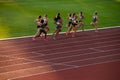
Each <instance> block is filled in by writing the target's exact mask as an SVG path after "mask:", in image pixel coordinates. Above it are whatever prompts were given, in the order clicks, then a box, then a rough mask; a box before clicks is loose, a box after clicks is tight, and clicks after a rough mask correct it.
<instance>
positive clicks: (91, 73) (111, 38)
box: [0, 27, 120, 80]
mask: <svg viewBox="0 0 120 80" xmlns="http://www.w3.org/2000/svg"><path fill="white" fill-rule="evenodd" d="M0 80H120V27H116V28H109V29H100V30H99V32H94V31H92V30H91V31H85V32H78V33H77V36H76V37H75V38H71V36H70V35H69V36H66V35H65V34H61V35H59V39H58V40H52V38H51V36H48V41H47V42H45V41H43V40H41V39H37V40H35V41H32V40H31V37H28V38H18V39H9V40H0Z"/></svg>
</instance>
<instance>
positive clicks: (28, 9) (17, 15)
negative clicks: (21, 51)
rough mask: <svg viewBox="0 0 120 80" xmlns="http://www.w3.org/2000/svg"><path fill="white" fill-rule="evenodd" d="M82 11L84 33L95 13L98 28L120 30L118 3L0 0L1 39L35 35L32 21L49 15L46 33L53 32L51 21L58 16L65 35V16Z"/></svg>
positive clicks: (103, 0)
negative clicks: (119, 27)
mask: <svg viewBox="0 0 120 80" xmlns="http://www.w3.org/2000/svg"><path fill="white" fill-rule="evenodd" d="M80 11H83V13H84V16H85V20H84V23H85V29H90V28H92V27H91V26H90V22H91V20H92V15H93V13H94V12H95V11H97V12H98V14H99V27H100V28H101V27H105V26H108V27H109V26H120V0H0V39H1V38H10V37H20V36H30V35H34V34H35V32H36V25H35V24H34V20H35V19H36V18H37V17H38V16H39V15H42V16H43V15H44V14H48V17H49V27H50V29H51V30H50V31H49V33H52V32H53V30H54V29H55V25H54V24H53V18H54V16H55V15H56V13H58V12H60V13H61V15H62V18H63V20H64V25H63V28H62V31H66V29H67V28H66V26H65V25H66V24H67V15H68V13H73V12H75V13H79V12H80Z"/></svg>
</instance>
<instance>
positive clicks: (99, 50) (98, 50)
mask: <svg viewBox="0 0 120 80" xmlns="http://www.w3.org/2000/svg"><path fill="white" fill-rule="evenodd" d="M89 49H91V50H94V51H97V52H105V50H101V49H96V48H89Z"/></svg>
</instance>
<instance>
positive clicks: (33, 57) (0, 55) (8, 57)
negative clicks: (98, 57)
mask: <svg viewBox="0 0 120 80" xmlns="http://www.w3.org/2000/svg"><path fill="white" fill-rule="evenodd" d="M117 45H120V44H117ZM117 45H108V46H102V47H101V46H100V47H93V48H104V47H111V46H117ZM89 49H91V48H85V49H77V50H72V51H64V52H63V51H62V52H57V53H52V54H45V55H44V56H48V55H53V56H54V54H63V53H70V52H74V51H80V50H89ZM112 50H119V48H117V49H112ZM112 50H106V51H112ZM0 56H2V57H8V58H16V59H25V58H18V57H12V56H8V55H0ZM35 57H39V55H38V56H33V57H32V58H35ZM41 57H42V56H41ZM26 58H29V57H26ZM13 60H14V59H11V60H7V61H13ZM7 61H1V62H7Z"/></svg>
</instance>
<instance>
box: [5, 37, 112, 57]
mask: <svg viewBox="0 0 120 80" xmlns="http://www.w3.org/2000/svg"><path fill="white" fill-rule="evenodd" d="M109 38H111V37H109ZM101 39H102V40H103V39H108V38H101ZM92 40H100V39H99V38H97V39H90V40H89V39H88V40H84V41H74V42H73V43H78V42H87V41H92ZM65 44H71V42H69V43H68V42H67V43H65ZM57 45H58V46H59V45H63V43H61V44H56V45H53V44H52V45H51V46H50V47H52V46H57ZM37 47H39V46H37ZM37 47H31V49H33V48H37ZM40 47H41V46H40ZM43 47H48V45H47V46H46V45H43V46H42V48H43ZM23 49H24V48H23ZM14 51H16V50H14ZM6 52H7V51H6ZM27 53H35V54H40V53H41V52H39V53H36V52H34V51H31V52H27ZM17 54H18V53H17ZM17 54H16V53H14V54H11V56H13V55H17ZM19 54H24V53H19ZM41 55H44V54H42V53H41Z"/></svg>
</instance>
